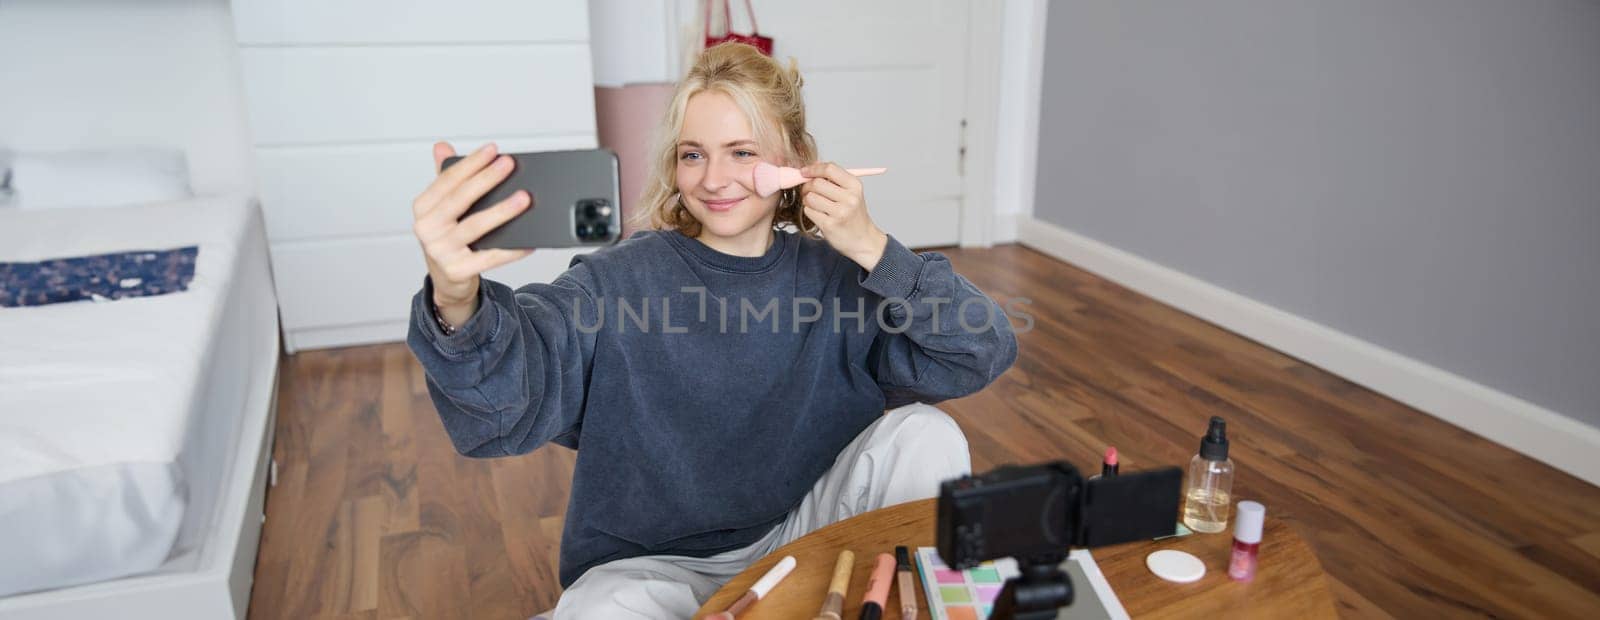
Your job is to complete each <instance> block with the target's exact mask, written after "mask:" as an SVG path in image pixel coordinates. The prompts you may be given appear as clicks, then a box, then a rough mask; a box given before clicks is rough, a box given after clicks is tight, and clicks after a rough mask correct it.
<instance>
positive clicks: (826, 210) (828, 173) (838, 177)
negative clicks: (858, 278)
mask: <svg viewBox="0 0 1600 620" xmlns="http://www.w3.org/2000/svg"><path fill="white" fill-rule="evenodd" d="M800 174H802V175H804V176H805V177H807V178H809V179H811V180H810V181H806V182H805V184H804V185H801V186H800V191H801V199H800V201H801V202H802V203H804V204H805V210H806V217H807V218H810V219H811V221H813V222H816V223H817V227H818V228H821V229H822V238H823V239H825V240H827V242H828V245H831V246H833V249H834V250H837V251H838V252H839V253H840V254H843V255H845V257H846V258H849V259H850V260H853V261H855V263H856V264H857V265H861V268H862V269H865V270H867V271H872V268H873V267H876V266H877V265H878V259H880V258H883V249H884V248H885V247H887V246H888V244H889V235H886V234H884V232H883V231H882V230H879V229H878V225H877V224H874V223H872V218H871V217H870V216H868V215H867V199H866V197H865V196H864V195H863V193H862V188H861V179H859V178H856V176H855V175H853V174H850V173H849V172H845V170H844V168H841V167H839V166H838V165H837V164H834V163H833V162H818V163H815V164H811V165H809V166H806V167H804V168H801V169H800Z"/></svg>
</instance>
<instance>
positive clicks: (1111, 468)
mask: <svg viewBox="0 0 1600 620" xmlns="http://www.w3.org/2000/svg"><path fill="white" fill-rule="evenodd" d="M1115 475H1117V447H1116V446H1108V447H1107V448H1106V458H1105V460H1104V461H1101V462H1100V477H1101V478H1110V477H1112V476H1115Z"/></svg>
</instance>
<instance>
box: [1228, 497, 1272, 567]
mask: <svg viewBox="0 0 1600 620" xmlns="http://www.w3.org/2000/svg"><path fill="white" fill-rule="evenodd" d="M1237 510H1238V514H1236V515H1234V518H1235V519H1236V520H1237V521H1236V522H1235V523H1234V525H1233V557H1232V558H1229V560H1228V576H1229V577H1232V578H1233V580H1234V581H1250V580H1252V579H1255V578H1256V561H1257V557H1256V556H1257V554H1258V553H1260V551H1261V529H1262V526H1263V525H1265V523H1266V520H1267V507H1266V506H1262V505H1261V503H1260V502H1252V501H1243V502H1239V507H1238V509H1237Z"/></svg>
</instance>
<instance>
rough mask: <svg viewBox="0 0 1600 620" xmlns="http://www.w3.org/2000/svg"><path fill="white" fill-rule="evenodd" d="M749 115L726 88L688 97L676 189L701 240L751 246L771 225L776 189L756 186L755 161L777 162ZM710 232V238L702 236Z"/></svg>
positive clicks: (779, 160) (679, 136)
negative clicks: (768, 191)
mask: <svg viewBox="0 0 1600 620" xmlns="http://www.w3.org/2000/svg"><path fill="white" fill-rule="evenodd" d="M751 127H752V126H751V122H750V118H749V117H747V116H746V115H745V113H744V111H743V110H741V109H740V108H739V106H738V104H735V103H734V101H733V99H732V98H731V97H729V96H728V95H726V94H723V93H721V92H717V91H705V92H701V93H697V94H695V95H694V96H693V97H690V98H689V102H688V104H687V107H686V108H685V110H684V118H683V129H682V130H681V131H680V132H679V133H678V170H677V187H678V193H679V195H680V196H682V197H683V203H684V205H686V206H687V207H688V209H689V213H690V214H692V215H693V216H694V219H695V220H697V221H699V222H700V226H701V232H700V236H701V239H702V240H703V241H721V242H727V243H729V244H732V245H733V246H735V247H738V246H744V247H749V246H750V243H751V242H753V241H758V240H759V241H761V242H762V245H761V248H765V240H766V239H767V237H766V235H767V234H768V232H769V231H770V230H771V228H772V217H773V214H774V213H776V212H777V208H778V194H773V195H771V196H768V197H766V198H762V197H761V196H759V195H757V194H756V192H755V188H754V175H755V166H756V163H757V162H760V161H767V162H768V163H773V164H781V158H778V157H773V156H772V155H775V154H769V153H766V152H765V151H763V149H762V147H761V145H760V144H758V143H757V142H756V140H755V135H754V133H753V132H752V130H751ZM706 237H711V238H712V239H706Z"/></svg>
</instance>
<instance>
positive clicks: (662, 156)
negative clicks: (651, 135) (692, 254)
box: [632, 43, 817, 237]
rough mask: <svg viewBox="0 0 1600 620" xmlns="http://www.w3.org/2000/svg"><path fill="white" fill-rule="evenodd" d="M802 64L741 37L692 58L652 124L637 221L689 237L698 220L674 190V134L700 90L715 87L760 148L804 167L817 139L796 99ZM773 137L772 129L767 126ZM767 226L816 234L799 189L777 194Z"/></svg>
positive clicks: (696, 230)
mask: <svg viewBox="0 0 1600 620" xmlns="http://www.w3.org/2000/svg"><path fill="white" fill-rule="evenodd" d="M801 85H802V80H801V79H800V69H799V67H798V66H797V64H796V63H795V61H794V59H793V58H790V59H789V66H788V67H787V68H785V67H782V66H780V65H779V64H778V62H777V61H776V60H773V59H771V58H769V57H767V56H766V55H763V54H762V53H761V52H760V51H757V50H756V48H754V47H751V46H749V45H746V44H743V43H723V44H720V45H716V46H714V47H711V48H708V49H706V50H705V51H703V52H700V55H699V56H697V57H696V58H695V62H694V66H692V67H690V68H689V71H688V73H687V74H685V75H684V77H683V79H682V80H680V81H679V82H678V88H677V90H676V91H675V92H674V93H673V95H672V102H671V103H670V104H669V105H668V106H667V112H666V114H665V115H664V116H663V117H662V119H661V124H660V125H659V126H658V127H657V129H656V135H655V143H654V146H653V147H652V148H651V151H650V153H651V157H652V159H651V160H650V164H649V165H650V169H649V172H648V174H647V176H646V178H645V183H644V192H643V194H642V195H641V196H640V198H639V207H640V208H639V212H638V213H637V214H636V215H634V216H633V218H632V219H633V221H634V222H636V223H643V222H648V223H649V226H650V227H651V228H656V229H664V228H670V229H676V230H678V231H680V232H682V233H683V234H685V235H687V236H690V237H694V236H698V235H699V234H700V222H699V221H698V220H696V219H694V215H693V214H691V213H689V209H688V207H686V206H684V204H683V199H682V197H681V196H679V195H678V187H677V182H676V181H677V175H678V135H679V132H681V131H683V118H684V113H685V111H686V110H687V109H688V107H689V98H690V97H693V96H695V95H697V94H699V93H702V92H719V93H723V94H725V95H727V96H728V97H729V98H731V99H733V101H734V103H735V104H736V105H738V106H739V109H740V110H742V111H744V114H745V116H747V117H749V118H750V125H751V127H750V129H751V131H752V132H753V133H754V134H755V140H756V142H757V143H758V144H760V145H761V146H762V148H763V150H768V149H772V148H777V149H778V152H780V153H782V155H783V164H784V165H787V166H803V165H805V164H809V163H811V162H812V161H813V160H815V159H816V156H817V145H816V141H815V140H813V139H812V138H811V134H810V133H808V132H806V108H805V103H804V102H803V101H801V99H800V86H801ZM773 128H775V129H776V130H777V135H776V136H774V135H771V134H772V133H773V132H772V129H773ZM772 221H773V224H777V225H782V224H792V225H794V227H795V228H797V229H798V230H800V231H802V232H804V233H806V234H810V235H812V236H816V235H817V228H816V226H815V225H814V224H812V223H811V222H810V221H809V220H808V219H807V218H806V217H805V209H804V207H803V206H802V205H801V203H800V191H799V189H798V188H796V189H786V190H783V191H781V192H779V198H778V210H777V213H776V214H775V215H774V216H773V220H772Z"/></svg>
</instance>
